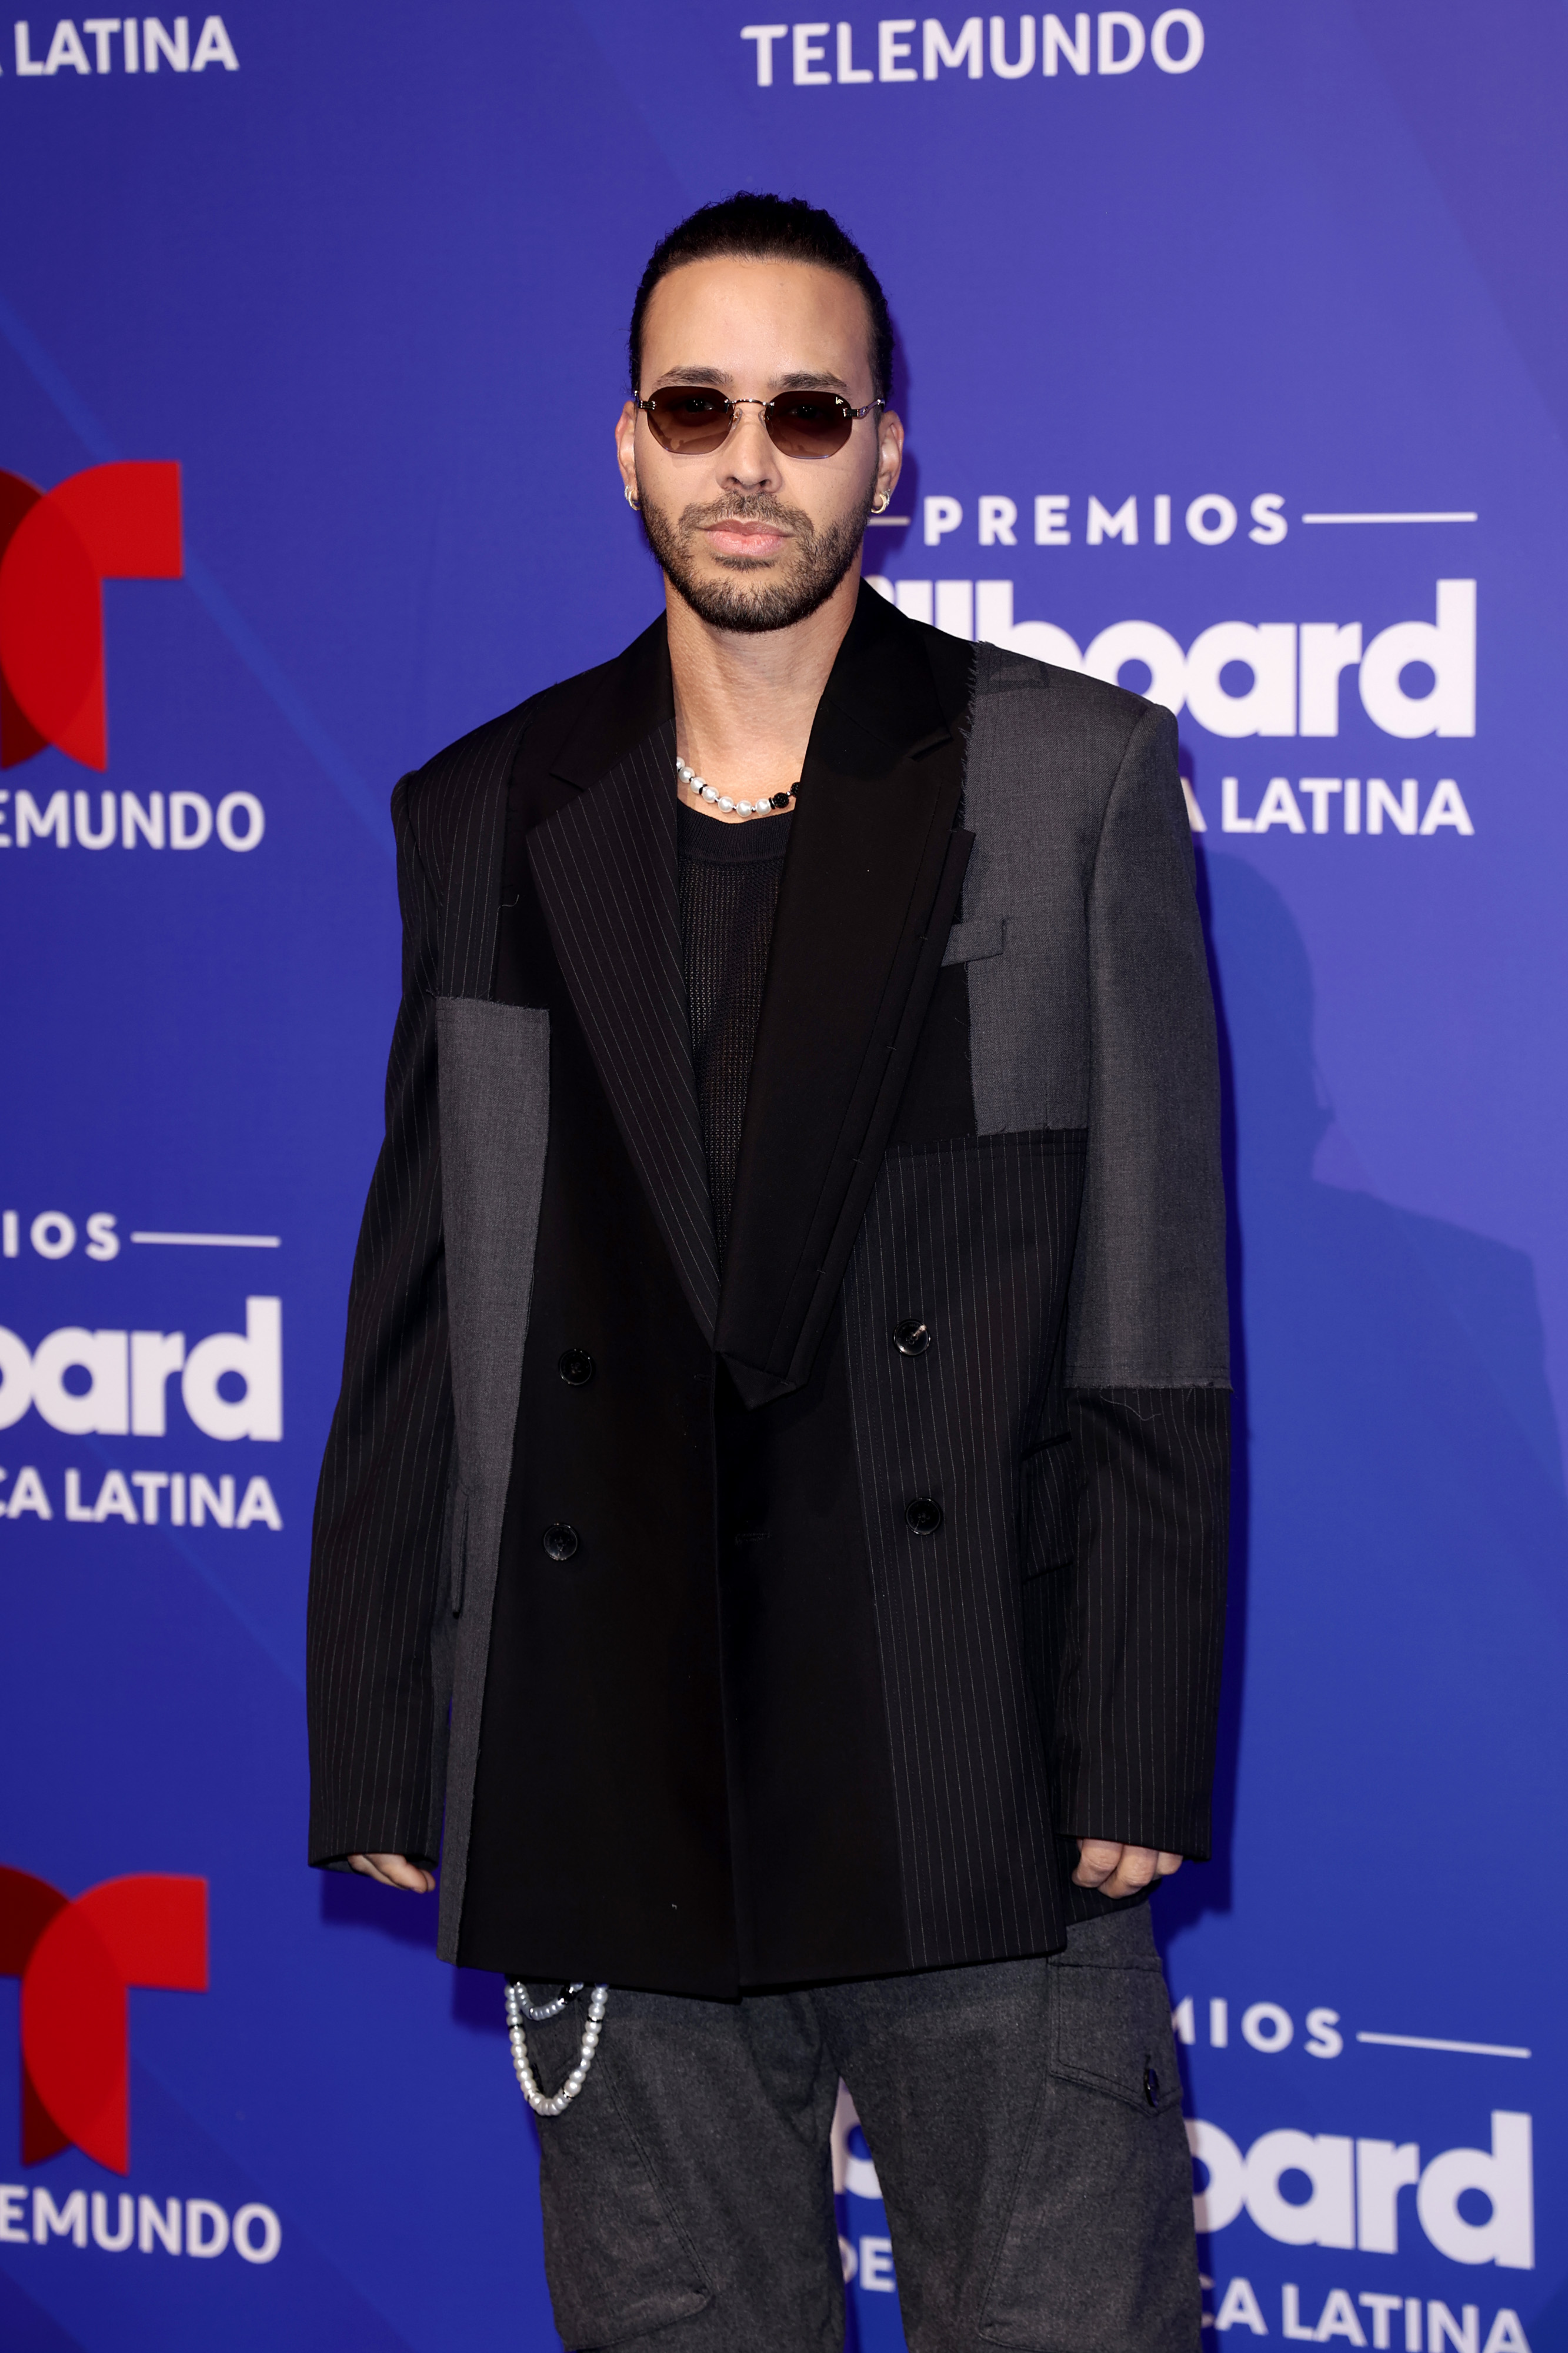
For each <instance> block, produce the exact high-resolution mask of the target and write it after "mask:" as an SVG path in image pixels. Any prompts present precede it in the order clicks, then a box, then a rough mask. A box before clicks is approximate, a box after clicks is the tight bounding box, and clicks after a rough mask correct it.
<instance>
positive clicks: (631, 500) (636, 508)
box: [626, 482, 642, 514]
mask: <svg viewBox="0 0 1568 2353" xmlns="http://www.w3.org/2000/svg"><path fill="white" fill-rule="evenodd" d="M626 504H627V506H629V507H630V509H631V511H632V512H633V514H640V513H641V512H642V508H641V506H640V505H639V504H638V501H637V493H636V492H635V491H633V489H632V486H631V484H630V483H629V482H628V483H627V484H626Z"/></svg>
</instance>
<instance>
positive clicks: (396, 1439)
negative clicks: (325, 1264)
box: [306, 777, 452, 1867]
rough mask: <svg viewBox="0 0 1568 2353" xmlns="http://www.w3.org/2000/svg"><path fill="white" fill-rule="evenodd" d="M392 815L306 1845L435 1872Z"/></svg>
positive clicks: (431, 1437) (332, 1457) (436, 1412)
mask: <svg viewBox="0 0 1568 2353" xmlns="http://www.w3.org/2000/svg"><path fill="white" fill-rule="evenodd" d="M392 816H393V825H394V828H395V834H396V839H397V881H398V898H399V902H400V905H401V908H402V913H403V998H402V1004H401V1006H400V1008H399V1011H398V1016H397V1022H396V1027H395V1030H394V1033H393V1040H392V1052H391V1058H390V1061H389V1064H388V1069H387V1078H386V1132H385V1139H384V1143H383V1145H382V1148H381V1152H380V1155H379V1157H378V1159H377V1162H376V1166H375V1174H374V1177H373V1178H372V1180H371V1187H370V1195H369V1198H368V1199H367V1201H366V1203H365V1210H364V1218H363V1223H362V1225H361V1228H360V1237H359V1244H358V1248H357V1250H356V1251H355V1253H354V1266H353V1282H352V1284H351V1287H350V1293H349V1312H348V1336H347V1340H346V1344H345V1346H344V1351H343V1376H342V1390H341V1392H340V1395H339V1398H338V1404H337V1409H336V1411H335V1413H334V1414H333V1417H332V1424H331V1432H330V1434H329V1436H328V1440H327V1449H326V1455H325V1459H324V1460H323V1461H322V1464H321V1483H320V1486H319V1488H318V1490H317V1496H316V1512H315V1521H314V1526H313V1532H312V1541H311V1556H310V1609H309V1616H308V1625H307V1637H306V1691H307V1704H308V1709H309V1716H310V1861H311V1862H314V1863H326V1864H331V1863H341V1862H342V1860H343V1858H344V1857H345V1856H347V1855H349V1854H352V1853H359V1852H389V1853H401V1854H406V1855H408V1856H409V1857H410V1858H411V1859H413V1860H415V1861H416V1862H422V1863H426V1864H428V1865H430V1866H432V1867H433V1866H434V1864H435V1862H436V1859H437V1851H438V1848H439V1843H440V1820H441V1803H442V1791H441V1789H440V1788H439V1787H438V1785H437V1768H436V1762H435V1757H436V1752H437V1745H438V1736H439V1733H440V1726H439V1725H437V1722H436V1714H437V1700H436V1693H435V1687H434V1674H433V1666H432V1660H431V1643H430V1637H431V1625H432V1619H433V1615H434V1611H435V1603H436V1592H437V1577H438V1574H439V1570H440V1565H441V1558H442V1552H443V1535H444V1519H445V1510H446V1494H447V1471H448V1462H449V1460H450V1455H451V1448H452V1397H451V1381H450V1376H449V1371H448V1366H447V1296H446V1279H445V1265H444V1261H443V1252H442V1233H441V1161H440V1138H439V1131H438V1126H437V1066H436V981H437V971H438V969H439V965H438V945H439V943H438V922H439V912H440V911H439V906H438V902H437V898H436V895H435V893H434V892H433V891H432V889H431V886H430V882H429V880H428V876H427V873H426V868H425V865H424V863H423V862H422V860H421V858H420V854H419V848H418V844H417V842H416V838H415V830H414V825H413V822H412V818H411V815H410V809H409V779H407V778H406V777H405V779H404V781H403V783H402V784H400V785H399V786H398V787H397V789H396V791H395V793H394V795H393V800H392Z"/></svg>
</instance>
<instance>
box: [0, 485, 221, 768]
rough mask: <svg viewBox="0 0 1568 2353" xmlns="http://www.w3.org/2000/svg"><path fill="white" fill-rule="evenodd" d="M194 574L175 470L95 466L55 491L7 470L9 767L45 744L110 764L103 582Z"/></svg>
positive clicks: (1, 712) (2, 565) (3, 507)
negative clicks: (189, 570)
mask: <svg viewBox="0 0 1568 2353" xmlns="http://www.w3.org/2000/svg"><path fill="white" fill-rule="evenodd" d="M183 570H184V554H183V552H182V547H181V538H180V470H179V467H178V466H177V465H174V464H172V463H168V462H163V461H146V462H142V461H136V462H130V463H125V464H117V465H112V466H89V467H88V469H87V470H86V471H85V473H80V474H72V475H70V476H69V477H68V480H65V481H63V482H58V483H57V484H56V486H55V488H54V489H53V490H52V491H40V490H39V489H38V487H37V484H36V483H34V482H29V481H26V480H24V479H23V477H22V476H21V475H20V474H9V473H6V472H5V470H4V469H0V768H14V767H16V765H17V763H18V762H19V761H22V760H30V759H31V758H32V756H33V754H34V753H35V752H41V751H42V750H43V748H44V746H45V745H46V744H54V745H55V747H56V748H57V750H58V751H61V752H65V753H67V754H68V755H69V756H70V758H71V759H73V760H79V761H80V763H81V765H82V766H83V767H84V768H106V767H107V766H108V765H109V738H108V720H107V716H106V711H105V702H104V691H103V583H104V582H105V581H106V580H177V579H179V577H180V575H181V573H182V571H183Z"/></svg>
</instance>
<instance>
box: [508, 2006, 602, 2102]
mask: <svg viewBox="0 0 1568 2353" xmlns="http://www.w3.org/2000/svg"><path fill="white" fill-rule="evenodd" d="M582 1990H583V1989H582V1987H581V1986H580V1985H574V1986H568V1987H567V1988H566V1989H565V1991H564V1992H563V1994H561V1995H560V1996H559V1998H558V1999H557V2000H554V2001H543V2002H541V2003H540V2004H539V2005H538V2007H537V2009H536V2008H535V2006H534V2004H533V2003H532V2002H531V2001H530V2000H529V1998H528V1988H527V1987H526V1986H525V1985H524V1984H523V1982H522V1980H521V1978H509V1979H508V1981H507V1989H506V2029H507V2040H508V2041H509V2042H510V2044H511V2063H512V2066H513V2067H514V2068H515V2070H516V2072H517V2081H518V2087H519V2089H520V2090H521V2093H522V2096H523V2098H524V2099H525V2100H526V2101H527V2102H528V2105H529V2106H530V2107H531V2109H532V2110H533V2113H534V2115H535V2116H559V2115H560V2114H561V2111H562V2109H563V2108H565V2107H570V2105H571V2104H572V2102H573V2101H574V2099H575V2098H576V2096H577V2094H578V2093H579V2092H580V2091H581V2090H582V2088H583V2086H584V2084H585V2083H586V2082H587V2080H588V2070H589V2068H590V2067H591V2066H592V2065H593V2063H594V2053H595V2052H596V2051H597V2049H598V2047H599V2034H600V2031H601V2029H602V2028H603V2026H604V2023H605V2010H606V2009H607V2008H608V2006H609V2000H610V1989H609V1987H608V1986H607V1985H598V1986H595V1988H594V1990H593V1992H592V1993H591V1994H590V1995H589V1997H588V2019H587V2023H586V2024H585V2026H584V2029H583V2045H582V2048H581V2050H580V2051H579V2052H578V2053H577V2064H576V2065H575V2067H574V2068H573V2070H572V2073H570V2074H569V2075H568V2076H567V2078H566V2081H565V2082H564V2083H563V2084H562V2086H561V2089H560V2090H559V2091H558V2092H552V2093H551V2094H549V2095H548V2096H546V2094H544V2093H543V2092H542V2091H541V2090H540V2088H539V2083H538V2079H537V2077H536V2076H535V2074H534V2072H533V2069H532V2067H531V2064H530V2063H529V2057H528V2037H527V2035H526V2034H525V2033H524V2031H523V2021H525V2020H527V2021H531V2023H532V2024H533V2025H535V2026H540V2025H542V2023H543V2022H544V2021H545V2020H546V2019H547V2018H559V2017H560V2015H561V2012H562V2011H563V2010H564V2009H565V2007H566V2005H567V2003H568V2002H569V2001H570V2000H572V1999H573V1998H574V1995H577V1994H580V1993H581V1992H582Z"/></svg>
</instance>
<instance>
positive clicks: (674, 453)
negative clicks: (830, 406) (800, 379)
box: [632, 384, 888, 458]
mask: <svg viewBox="0 0 1568 2353" xmlns="http://www.w3.org/2000/svg"><path fill="white" fill-rule="evenodd" d="M662 389H663V390H664V391H666V392H693V391H701V392H709V393H712V392H714V387H713V386H712V385H706V384H705V385H680V384H677V385H664V386H663V387H662ZM809 391H810V386H809V385H799V386H797V387H796V389H795V393H794V394H793V395H792V394H790V393H787V392H781V393H777V394H775V395H774V396H773V399H772V400H757V399H754V398H751V397H746V398H743V399H741V400H729V399H726V398H725V396H724V395H723V394H722V393H721V392H719V393H715V395H714V396H715V397H716V398H717V399H719V400H720V401H721V402H722V403H723V406H724V414H725V416H726V417H728V418H729V420H730V421H729V424H728V426H727V427H726V428H725V432H724V438H723V440H721V441H715V443H714V444H713V447H712V448H711V449H670V448H669V447H668V443H667V442H665V441H664V440H662V439H660V438H659V435H658V430H657V428H656V427H654V426H653V424H652V421H651V418H650V421H649V427H648V429H649V431H650V432H652V433H653V437H654V439H655V440H656V441H658V446H659V448H661V449H665V450H667V451H668V455H669V456H670V457H672V458H711V457H714V456H715V455H716V454H717V453H718V451H719V450H721V448H723V447H724V442H725V441H727V440H728V439H729V438H730V436H731V433H732V432H733V431H734V429H735V411H736V410H737V408H760V409H761V410H762V412H763V418H762V422H763V432H764V433H765V434H766V435H767V437H768V439H769V440H770V441H773V422H772V420H773V410H774V409H775V407H776V406H778V403H779V402H780V401H781V400H789V399H791V398H795V399H798V398H799V397H800V396H801V394H802V393H803V392H809ZM828 398H829V399H830V400H833V401H836V402H837V405H838V407H839V409H840V410H841V411H842V413H843V415H844V416H845V417H847V418H848V419H849V422H850V424H851V426H854V425H858V423H859V421H860V419H861V417H873V416H876V415H877V414H878V413H879V411H880V410H882V409H884V408H886V406H888V404H887V402H886V401H885V400H868V402H867V403H866V406H865V407H864V408H852V407H851V406H850V405H849V403H848V401H847V400H846V399H845V398H844V396H843V394H842V393H837V392H833V393H829V394H828ZM657 400H658V393H657V392H654V393H650V394H649V396H648V397H647V399H646V400H644V399H643V397H642V396H641V395H640V394H639V393H634V394H633V395H632V406H633V407H634V408H639V409H641V410H643V411H644V412H645V414H646V413H647V411H649V410H651V409H652V407H653V405H654V403H655V401H657ZM773 447H774V448H775V449H778V443H777V442H776V441H773ZM839 447H840V448H847V447H848V436H847V435H846V436H845V438H844V440H843V441H842V442H841V443H840V445H839ZM789 454H790V453H789V451H788V450H787V449H779V455H780V457H781V458H787V457H788V456H789ZM820 454H821V455H822V456H823V457H826V458H836V457H837V455H838V450H837V449H825V450H823V451H822V452H821V453H820Z"/></svg>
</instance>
